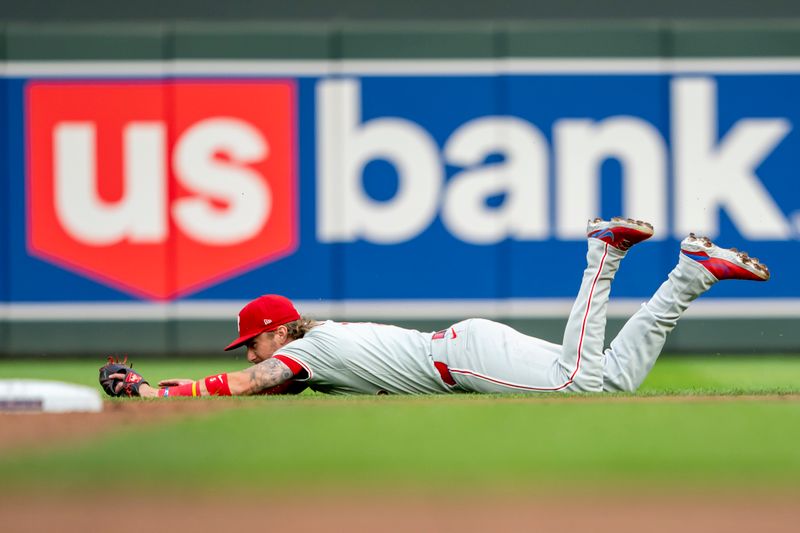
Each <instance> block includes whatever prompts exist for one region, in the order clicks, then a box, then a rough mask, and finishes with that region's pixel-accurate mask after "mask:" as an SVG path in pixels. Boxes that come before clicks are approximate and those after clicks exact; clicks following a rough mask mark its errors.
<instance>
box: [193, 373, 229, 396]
mask: <svg viewBox="0 0 800 533" xmlns="http://www.w3.org/2000/svg"><path fill="white" fill-rule="evenodd" d="M205 383H206V390H207V391H208V394H209V395H211V396H231V388H230V386H228V374H217V375H216V376H208V377H207V378H206V379H205ZM198 392H199V391H198ZM198 396H199V394H198Z"/></svg>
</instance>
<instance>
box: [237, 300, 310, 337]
mask: <svg viewBox="0 0 800 533" xmlns="http://www.w3.org/2000/svg"><path fill="white" fill-rule="evenodd" d="M295 320H300V313H298V312H297V309H295V308H294V304H292V302H291V301H290V300H289V299H288V298H284V297H283V296H279V295H277V294H265V295H264V296H259V297H258V298H256V299H255V300H253V301H252V302H250V303H249V304H247V305H245V306H244V307H242V310H241V311H239V319H238V322H239V338H238V339H236V340H235V341H233V342H232V343H230V344H229V345H228V346H227V347H226V348H225V351H228V350H233V349H234V348H238V347H239V346H241V345H243V344H244V343H246V342H247V341H249V340H250V339H252V338H253V337H257V336H258V335H261V334H262V333H264V332H265V331H274V330H275V329H277V327H278V326H281V325H283V324H287V323H289V322H294V321H295Z"/></svg>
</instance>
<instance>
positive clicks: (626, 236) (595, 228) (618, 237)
mask: <svg viewBox="0 0 800 533" xmlns="http://www.w3.org/2000/svg"><path fill="white" fill-rule="evenodd" d="M586 236H587V237H591V238H593V239H600V240H601V241H603V242H605V243H606V244H609V245H611V246H613V247H614V248H617V249H619V250H622V251H623V252H624V251H627V250H628V248H630V247H631V246H633V245H634V244H636V243H638V242H642V241H644V240H647V239H649V238H650V237H652V236H653V225H652V224H650V223H649V222H642V221H641V220H634V219H632V218H621V217H614V218H612V219H611V220H603V219H602V218H595V219H594V220H590V221H589V224H588V225H587V226H586Z"/></svg>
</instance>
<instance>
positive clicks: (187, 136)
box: [0, 69, 800, 303]
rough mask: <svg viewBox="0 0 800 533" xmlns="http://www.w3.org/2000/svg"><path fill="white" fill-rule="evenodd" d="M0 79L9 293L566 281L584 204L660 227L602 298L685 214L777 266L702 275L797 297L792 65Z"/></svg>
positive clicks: (635, 275) (463, 292) (21, 296)
mask: <svg viewBox="0 0 800 533" xmlns="http://www.w3.org/2000/svg"><path fill="white" fill-rule="evenodd" d="M211 70H213V69H211ZM4 87H5V89H6V93H7V94H6V98H7V102H8V106H7V109H8V110H9V113H8V114H7V117H6V119H5V120H4V122H3V124H2V127H3V130H4V131H3V134H2V136H0V139H5V142H4V145H3V146H4V148H5V149H7V153H6V156H7V159H8V161H7V163H8V165H7V166H8V169H9V172H8V174H7V178H8V190H9V194H8V195H7V198H6V210H7V213H8V216H7V218H6V219H4V220H3V221H2V224H3V232H4V234H7V235H8V236H9V239H8V240H7V241H6V243H7V244H6V245H5V250H4V251H3V253H4V254H6V255H5V256H4V257H5V258H7V260H5V261H4V269H3V271H2V272H3V275H5V276H6V277H7V278H8V280H9V281H8V285H7V286H8V293H7V294H6V296H5V297H6V298H7V299H8V300H9V301H10V302H12V303H13V302H81V301H101V302H114V301H175V300H180V301H186V302H197V301H206V300H209V301H217V300H219V301H222V300H247V299H249V298H251V297H252V296H253V295H256V294H261V293H267V292H279V293H283V294H286V295H288V296H290V297H292V298H295V299H300V300H333V301H342V300H344V301H350V300H353V301H356V300H369V301H377V302H398V301H401V302H402V301H406V300H433V301H447V300H478V301H487V302H492V301H499V300H506V299H534V300H536V299H553V298H554V299H570V298H572V297H573V296H574V294H575V292H576V290H577V287H578V284H579V282H580V275H581V272H582V270H583V268H584V266H585V265H584V260H583V256H584V254H585V249H586V244H585V227H586V221H587V219H588V218H590V217H594V216H602V217H610V216H614V215H618V214H621V215H624V216H629V217H633V218H637V219H642V220H648V221H650V222H652V223H653V224H654V226H655V229H656V234H655V236H654V238H653V239H652V241H651V242H649V243H648V244H647V245H644V246H640V247H637V248H636V249H635V250H634V251H633V252H632V253H631V254H630V257H629V258H627V259H626V262H625V264H624V265H623V267H622V269H621V271H620V273H619V275H618V277H617V281H616V282H615V285H614V289H613V295H614V296H616V297H622V298H630V299H644V298H647V297H648V296H649V295H650V294H651V293H652V292H653V291H654V290H655V289H656V288H657V287H658V285H659V284H660V283H661V281H663V279H665V277H666V275H667V273H668V272H669V270H670V269H671V268H672V266H673V265H674V264H675V262H676V261H677V258H678V249H679V242H680V240H681V239H682V238H684V237H685V236H686V235H687V234H688V233H689V232H690V231H691V232H695V233H697V234H702V235H707V236H709V237H710V238H712V239H714V240H715V241H717V242H718V243H719V244H721V245H723V246H737V247H739V248H742V249H746V250H748V251H749V252H750V253H751V255H757V256H759V257H760V258H761V259H762V260H763V261H764V262H765V263H767V264H768V265H769V266H770V267H771V270H772V272H773V278H772V280H771V281H770V282H769V283H767V284H753V283H730V284H721V285H720V286H718V287H715V288H714V290H713V294H712V295H711V296H713V297H716V298H798V297H800V281H798V278H797V277H796V276H794V270H795V269H794V265H795V264H796V260H799V259H800V254H799V253H798V246H797V239H798V231H799V230H800V226H799V224H800V215H798V213H800V211H798V210H799V209H800V194H798V193H797V187H796V185H795V181H796V180H795V177H796V176H795V175H796V169H797V168H798V167H800V134H799V133H798V132H797V131H796V129H795V127H794V125H795V124H798V123H800V104H798V103H797V100H796V98H795V95H797V94H800V71H798V72H796V73H791V72H790V73H786V72H782V73H768V72H741V73H735V72H726V73H713V72H710V73H679V72H657V71H656V72H641V73H636V72H627V73H614V72H609V73H602V72H591V73H585V72H584V73H582V72H574V73H569V72H566V73H539V72H507V73H503V72H500V73H491V72H488V73H487V72H475V73H469V72H465V73H452V72H447V73H442V74H439V75H435V74H430V73H428V74H415V73H414V72H402V73H395V74H391V73H388V74H387V73H374V74H370V73H369V72H362V73H359V74H357V75H355V74H354V75H338V76H329V75H325V74H322V73H320V74H319V75H308V74H304V75H294V76H289V75H285V74H281V75H269V74H263V75H253V74H249V75H240V76H232V75H230V74H226V75H225V76H220V75H214V74H213V72H212V71H209V72H206V73H204V74H203V75H199V74H198V75H192V76H189V75H187V76H185V77H179V78H177V79H175V78H170V79H167V78H163V77H157V76H151V77H148V76H134V75H131V76H129V77H118V78H114V79H98V78H88V77H87V76H77V75H75V76H70V75H67V74H61V75H59V76H51V77H43V76H41V75H38V76H36V77H32V76H27V77H26V76H19V75H17V76H15V77H13V78H8V79H6V81H5V85H4ZM2 157H3V151H2V150H0V162H2ZM5 267H7V268H5Z"/></svg>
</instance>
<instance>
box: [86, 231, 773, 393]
mask: <svg viewBox="0 0 800 533" xmlns="http://www.w3.org/2000/svg"><path fill="white" fill-rule="evenodd" d="M652 235H653V227H652V226H651V225H650V224H648V223H646V222H642V221H639V220H632V219H622V218H613V219H612V220H610V221H605V220H601V219H594V220H590V221H589V224H588V228H587V237H588V248H589V249H588V252H587V254H586V260H587V266H586V270H585V271H584V274H583V280H582V282H581V287H580V291H579V292H578V296H577V298H576V300H575V303H574V305H573V307H572V311H571V312H570V315H569V319H568V322H567V326H566V329H565V331H564V337H563V341H562V343H561V345H557V344H553V343H550V342H547V341H544V340H541V339H537V338H535V337H530V336H527V335H523V334H522V333H520V332H518V331H516V330H514V329H512V328H511V327H509V326H506V325H504V324H500V323H497V322H493V321H490V320H484V319H479V318H473V319H469V320H464V321H462V322H458V323H457V324H453V325H452V326H451V327H449V328H447V329H445V330H442V331H438V332H434V333H423V332H419V331H414V330H408V329H403V328H399V327H395V326H389V325H380V324H373V323H344V322H333V321H325V322H316V321H313V320H310V319H307V318H304V317H301V316H300V314H299V313H298V312H297V310H296V309H295V308H294V305H293V304H292V303H291V302H290V301H289V300H288V299H286V298H284V297H282V296H278V295H265V296H261V297H259V298H257V299H255V300H253V301H252V302H250V303H249V304H247V305H246V306H245V307H244V308H243V309H242V310H241V312H240V313H239V337H238V338H237V339H236V340H234V341H233V342H232V343H231V344H230V345H228V346H227V347H226V348H225V349H226V350H232V349H234V348H237V347H240V346H246V347H247V358H248V360H249V361H250V362H251V363H252V364H253V366H252V367H251V368H249V369H247V370H241V371H238V372H230V373H227V374H218V375H214V376H209V377H207V378H205V379H204V380H199V381H192V380H189V379H171V380H165V381H162V382H161V383H159V385H160V387H159V388H154V387H151V386H150V385H149V383H147V382H146V381H144V379H143V378H142V376H141V375H140V374H138V373H136V372H135V371H133V370H131V369H130V368H129V367H128V366H127V365H125V364H124V363H116V362H113V361H110V362H109V364H108V365H106V366H104V367H103V368H101V369H100V380H101V384H102V385H103V387H104V389H105V390H106V392H108V393H109V394H111V395H115V396H119V395H127V396H148V397H155V396H164V397H169V396H206V395H250V394H265V393H266V394H276V393H296V392H300V391H302V390H303V389H304V388H305V387H307V386H308V387H310V388H312V389H313V390H316V391H319V392H324V393H329V394H437V393H449V392H479V393H492V392H494V393H508V392H532V393H536V392H556V391H584V392H601V391H635V390H636V389H637V388H638V387H639V385H641V383H642V381H644V379H645V377H646V376H647V374H648V373H649V372H650V370H651V369H652V368H653V365H654V364H655V362H656V359H657V358H658V356H659V354H660V353H661V349H662V348H663V346H664V342H665V340H666V338H667V335H668V334H669V333H670V331H672V330H673V328H675V325H676V324H677V322H678V319H679V318H680V317H681V315H682V314H683V312H684V311H685V310H686V308H687V307H688V306H689V304H690V303H691V302H692V300H694V299H695V298H697V297H698V296H700V295H701V294H703V293H704V292H705V291H707V290H708V289H709V288H710V287H711V286H712V285H713V284H715V283H717V282H718V281H721V280H725V279H743V280H755V281H766V280H768V279H769V276H770V274H769V270H768V269H767V267H766V266H764V265H763V264H762V263H760V262H759V260H758V259H755V258H751V257H748V255H747V254H746V253H743V252H739V251H737V250H736V249H734V248H731V249H724V248H720V247H718V246H716V245H715V244H713V243H712V242H711V241H710V240H708V239H707V238H704V237H695V236H694V235H693V234H692V235H690V236H689V237H687V238H686V239H684V241H683V242H682V243H681V249H680V253H679V258H678V264H677V265H676V266H675V268H674V269H673V270H672V272H670V273H669V275H668V277H667V280H666V281H665V282H664V283H663V284H662V285H661V287H659V289H658V290H657V291H656V293H655V294H654V295H653V297H652V298H651V299H650V300H649V301H648V302H646V303H644V304H643V305H642V306H641V308H640V309H639V311H637V312H636V313H635V314H634V315H633V316H632V317H631V318H630V320H628V322H627V323H626V324H625V326H624V327H623V328H622V330H621V331H620V332H619V334H618V335H617V337H616V338H615V339H613V340H612V341H611V344H610V347H609V348H607V349H605V350H604V345H605V339H604V336H605V326H606V308H607V307H608V299H609V294H610V292H611V282H612V281H613V280H614V276H615V274H616V272H617V270H618V269H619V266H620V263H621V262H622V260H623V259H624V258H625V256H626V254H627V253H628V251H629V250H630V248H631V247H632V246H634V245H636V244H638V243H640V242H642V241H644V240H646V239H648V238H650V237H651V236H652Z"/></svg>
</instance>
